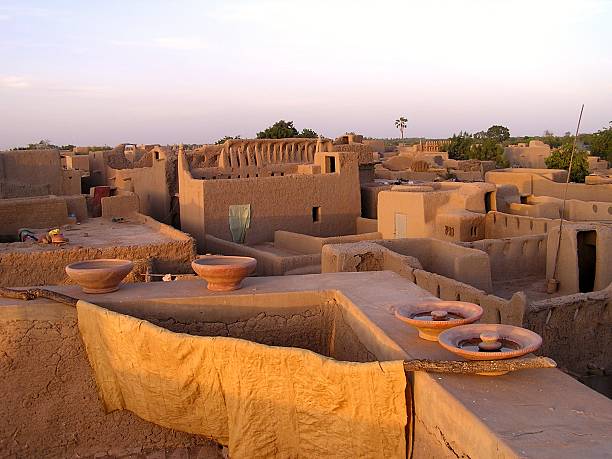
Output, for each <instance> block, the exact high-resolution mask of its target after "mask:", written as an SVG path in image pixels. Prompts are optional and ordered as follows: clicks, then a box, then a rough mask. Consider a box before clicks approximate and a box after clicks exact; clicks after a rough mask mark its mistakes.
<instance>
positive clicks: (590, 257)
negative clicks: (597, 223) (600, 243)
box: [576, 231, 597, 293]
mask: <svg viewBox="0 0 612 459" xmlns="http://www.w3.org/2000/svg"><path fill="white" fill-rule="evenodd" d="M576 239H577V244H576V246H577V250H578V288H579V289H580V292H582V293H586V292H592V291H593V288H594V287H595V273H596V271H597V231H578V233H577V234H576Z"/></svg>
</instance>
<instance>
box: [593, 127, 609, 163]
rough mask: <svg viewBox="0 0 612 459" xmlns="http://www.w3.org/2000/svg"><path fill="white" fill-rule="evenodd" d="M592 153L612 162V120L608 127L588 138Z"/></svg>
mask: <svg viewBox="0 0 612 459" xmlns="http://www.w3.org/2000/svg"><path fill="white" fill-rule="evenodd" d="M587 140H588V141H587V144H588V145H589V149H590V150H591V153H592V154H594V155H596V156H599V157H600V158H603V159H607V160H608V161H610V162H611V163H612V121H610V126H609V127H608V128H606V129H600V130H599V131H597V132H595V133H594V134H591V135H590V136H589V137H588V139H587Z"/></svg>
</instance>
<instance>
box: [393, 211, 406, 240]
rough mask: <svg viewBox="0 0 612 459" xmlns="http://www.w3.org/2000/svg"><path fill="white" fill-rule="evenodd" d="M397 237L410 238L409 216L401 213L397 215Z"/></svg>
mask: <svg viewBox="0 0 612 459" xmlns="http://www.w3.org/2000/svg"><path fill="white" fill-rule="evenodd" d="M395 237H396V238H404V237H408V215H406V214H402V213H399V212H396V213H395Z"/></svg>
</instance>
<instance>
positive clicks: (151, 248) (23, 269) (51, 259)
mask: <svg viewBox="0 0 612 459" xmlns="http://www.w3.org/2000/svg"><path fill="white" fill-rule="evenodd" d="M64 205H65V203H64ZM136 217H137V218H138V219H140V220H141V221H142V223H143V224H146V225H147V226H149V227H150V228H152V229H154V230H156V231H158V232H160V233H162V234H165V235H167V236H170V237H172V240H168V241H166V242H159V243H149V244H147V243H146V240H145V241H143V243H142V244H141V245H131V246H126V245H124V246H112V245H109V246H106V247H83V246H75V245H67V246H64V247H61V248H57V247H51V246H49V247H47V248H45V249H44V250H32V251H27V250H19V248H20V247H22V246H23V247H25V245H22V243H13V244H3V246H4V247H3V251H0V274H1V275H0V287H20V286H31V285H60V284H72V283H73V282H72V281H71V280H70V278H68V276H67V275H66V271H65V267H66V265H68V264H70V263H73V262H76V261H82V260H93V259H96V258H121V259H126V260H132V261H134V263H135V265H136V266H135V268H134V270H133V272H132V274H131V275H130V276H129V277H128V278H126V281H128V282H130V281H131V282H143V281H145V276H144V272H145V271H146V270H147V269H148V270H150V271H151V272H153V273H162V274H165V273H173V274H184V273H191V272H192V271H191V262H192V261H193V259H195V257H196V252H195V242H194V240H193V239H192V238H190V237H189V236H187V235H185V234H184V233H181V232H180V231H178V230H176V229H174V228H172V227H170V226H167V225H164V224H161V223H159V222H157V221H155V220H153V219H151V218H149V217H146V216H144V215H135V218H136ZM68 236H69V235H68ZM11 247H14V248H15V249H14V250H11Z"/></svg>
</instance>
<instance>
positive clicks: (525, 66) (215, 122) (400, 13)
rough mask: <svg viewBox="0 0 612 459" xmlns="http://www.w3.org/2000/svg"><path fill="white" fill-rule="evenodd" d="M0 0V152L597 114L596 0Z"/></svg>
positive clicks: (545, 126)
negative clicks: (278, 130) (277, 126)
mask: <svg viewBox="0 0 612 459" xmlns="http://www.w3.org/2000/svg"><path fill="white" fill-rule="evenodd" d="M50 3H51V2H49V1H41V0H40V1H34V0H22V1H17V0H0V104H1V113H2V115H1V116H2V118H1V120H0V148H7V147H14V146H22V145H26V144H28V143H31V142H37V141H39V140H41V139H50V140H51V141H52V142H53V143H55V144H58V145H61V144H75V145H100V144H108V145H115V144H117V143H120V142H126V141H129V142H135V143H161V144H168V143H178V142H184V143H209V142H214V141H215V140H217V139H219V138H221V137H224V136H226V135H231V136H234V135H241V136H242V137H243V138H246V137H254V136H255V134H256V132H257V131H260V130H262V129H264V128H266V127H267V126H269V125H271V124H272V123H274V122H275V121H277V120H279V119H285V120H293V121H294V123H295V126H296V127H297V128H298V129H303V128H310V129H314V130H315V131H317V132H318V133H321V134H323V135H325V136H328V137H335V136H337V135H340V134H343V133H344V132H346V131H355V132H358V133H360V134H364V135H366V136H370V137H399V132H398V131H397V130H396V129H395V127H394V125H393V122H394V120H395V119H396V118H398V117H400V116H406V117H407V118H408V128H407V129H406V132H405V136H406V137H429V138H445V137H449V136H450V135H452V134H453V133H456V132H459V131H468V132H476V131H480V130H485V129H486V128H488V127H489V126H491V125H493V124H502V125H504V126H507V127H508V128H510V131H511V134H512V135H513V136H522V135H541V134H542V133H543V132H544V130H551V131H553V132H555V133H556V134H563V133H564V132H566V131H571V132H573V131H574V130H575V126H576V121H577V118H578V113H579V110H580V105H581V104H582V103H584V104H585V112H584V116H583V122H582V127H581V132H592V131H596V130H598V129H600V128H602V127H606V126H608V122H609V121H610V120H612V109H611V108H612V52H611V51H612V50H611V46H610V45H611V44H612V27H610V26H609V24H612V1H610V0H560V1H550V0H542V1H537V2H535V1H527V0H517V1H497V2H491V1H483V0H470V1H462V2H460V1H456V0H454V1H453V0H432V1H429V2H427V3H425V2H412V1H380V2H365V1H355V0H353V1H345V0H338V1H334V2H330V1H327V2H323V1H321V0H311V1H302V0H300V1H297V0H296V1H281V0H264V1H258V2H254V1H225V2H223V1H193V0H186V1H181V2H170V1H161V0H148V1H147V0H129V1H119V0H113V1H107V2H104V3H103V4H102V3H97V4H96V5H93V4H92V2H77V1H62V0H58V1H54V2H53V6H50Z"/></svg>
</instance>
